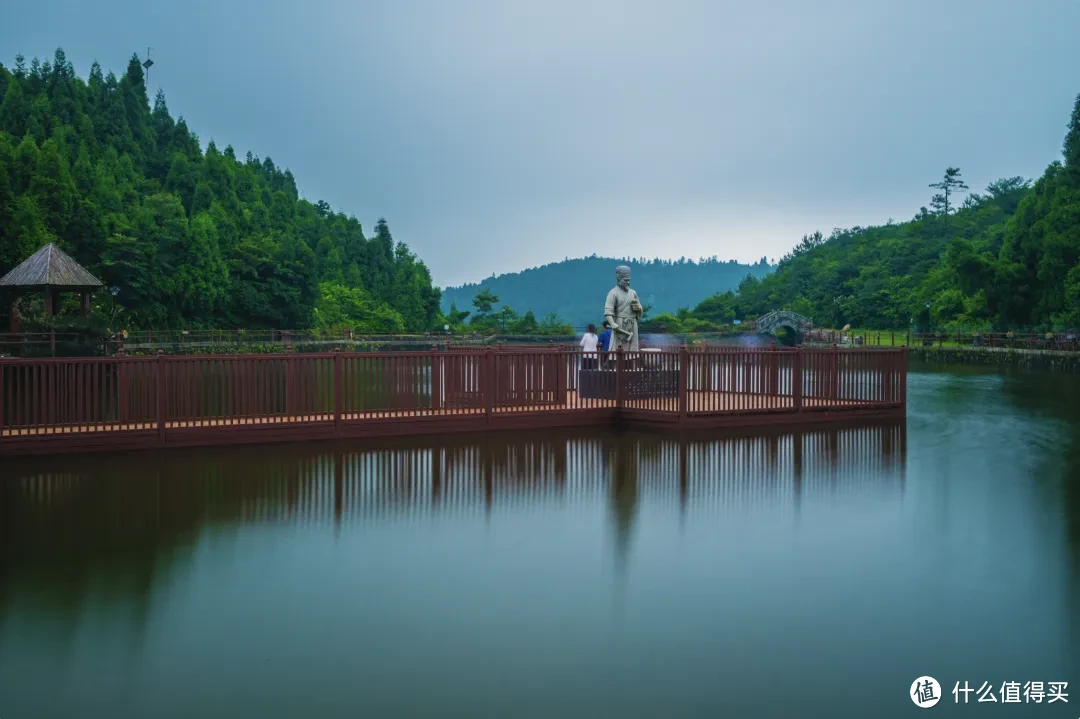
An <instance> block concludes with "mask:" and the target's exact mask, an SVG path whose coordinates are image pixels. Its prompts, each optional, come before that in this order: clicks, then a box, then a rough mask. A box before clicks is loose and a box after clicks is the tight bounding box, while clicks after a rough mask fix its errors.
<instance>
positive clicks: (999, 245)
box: [653, 96, 1080, 331]
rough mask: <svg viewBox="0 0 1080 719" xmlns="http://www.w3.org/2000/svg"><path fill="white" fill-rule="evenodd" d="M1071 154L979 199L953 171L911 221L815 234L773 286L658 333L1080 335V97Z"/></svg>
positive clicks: (1068, 140) (673, 321) (709, 303)
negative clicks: (789, 322) (780, 322)
mask: <svg viewBox="0 0 1080 719" xmlns="http://www.w3.org/2000/svg"><path fill="white" fill-rule="evenodd" d="M1063 151H1064V162H1061V161H1054V162H1052V163H1051V164H1050V165H1049V167H1048V168H1047V169H1046V171H1045V172H1044V173H1043V175H1042V177H1041V178H1039V179H1038V180H1037V181H1036V182H1035V183H1034V185H1033V186H1032V184H1031V183H1030V182H1029V181H1027V180H1025V179H1024V178H1022V177H1009V178H1004V179H1000V180H997V181H995V182H993V183H991V184H990V185H989V186H988V187H987V188H986V189H985V190H983V191H975V192H972V191H969V188H968V187H967V185H966V184H965V183H964V180H963V177H962V175H961V173H960V170H959V169H958V168H949V169H947V170H946V171H945V173H944V175H943V177H942V178H941V179H940V180H938V181H937V182H933V183H928V184H929V185H930V187H932V188H934V189H935V190H937V192H935V193H933V195H932V196H931V197H930V198H929V200H930V202H929V203H928V204H929V205H930V207H929V209H928V208H926V207H923V208H921V209H920V210H919V212H918V214H917V215H916V216H915V218H914V219H912V220H911V221H909V222H903V223H896V224H894V223H890V224H887V225H884V226H880V227H867V228H860V227H855V228H852V229H850V230H843V231H836V232H834V233H833V234H832V236H830V237H828V238H825V237H823V236H822V235H821V234H820V233H815V234H813V235H807V236H805V237H804V238H803V240H802V242H801V243H800V244H799V245H798V246H797V247H795V249H794V250H793V251H792V252H791V253H790V254H788V255H787V256H785V257H784V258H783V259H782V260H781V262H780V263H779V265H778V266H777V268H776V272H774V273H773V274H771V275H770V276H769V277H767V278H765V279H763V280H761V281H756V280H748V281H745V282H743V283H742V284H741V286H740V287H739V288H738V291H737V292H735V293H726V294H718V295H716V296H714V297H711V298H709V299H707V300H706V301H704V302H702V303H701V304H700V305H699V306H698V307H696V308H695V309H694V310H693V311H691V312H684V313H682V316H681V317H664V318H657V317H655V316H654V318H653V320H654V323H655V324H657V325H659V324H663V325H664V326H665V327H667V328H668V329H669V330H672V329H675V330H692V329H701V328H705V327H712V326H715V325H717V324H720V325H722V324H726V323H728V322H730V321H731V320H732V319H735V318H739V319H745V318H749V317H754V316H757V315H760V314H763V313H765V312H768V311H769V310H772V309H777V308H786V309H792V310H795V311H797V312H800V313H802V314H804V315H807V316H809V317H811V318H812V319H813V320H814V321H815V323H816V324H818V325H819V326H831V327H842V326H843V325H845V324H851V325H853V326H854V327H865V328H880V329H904V328H907V327H909V326H910V325H911V324H912V322H913V321H914V324H915V325H916V326H917V327H919V328H923V329H927V328H935V329H942V330H986V329H999V330H1006V329H1016V330H1022V329H1027V330H1037V331H1044V330H1063V329H1070V330H1076V329H1080V96H1078V97H1077V99H1076V105H1075V107H1074V109H1073V112H1072V116H1071V118H1070V120H1069V121H1068V124H1067V129H1066V135H1065V142H1064V146H1063ZM931 192H932V191H931V190H928V193H927V194H931Z"/></svg>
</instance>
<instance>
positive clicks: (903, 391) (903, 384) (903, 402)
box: [900, 345, 908, 413]
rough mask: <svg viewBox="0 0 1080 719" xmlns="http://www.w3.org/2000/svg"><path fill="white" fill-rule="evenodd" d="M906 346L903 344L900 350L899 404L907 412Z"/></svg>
mask: <svg viewBox="0 0 1080 719" xmlns="http://www.w3.org/2000/svg"><path fill="white" fill-rule="evenodd" d="M907 356H908V348H907V345H904V346H903V347H902V348H901V350H900V406H901V407H903V408H904V412H905V413H907V364H908V359H907Z"/></svg>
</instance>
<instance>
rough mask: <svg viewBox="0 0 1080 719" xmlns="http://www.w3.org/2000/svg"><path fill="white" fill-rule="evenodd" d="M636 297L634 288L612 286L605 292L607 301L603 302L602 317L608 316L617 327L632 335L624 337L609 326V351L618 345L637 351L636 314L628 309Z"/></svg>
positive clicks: (626, 349) (612, 350)
mask: <svg viewBox="0 0 1080 719" xmlns="http://www.w3.org/2000/svg"><path fill="white" fill-rule="evenodd" d="M633 300H637V301H638V304H641V300H639V299H638V296H637V292H635V291H634V288H632V287H631V288H629V289H625V290H624V289H623V288H621V287H618V286H616V287H612V288H611V291H610V292H608V294H607V302H605V303H604V317H610V318H612V319H614V320H615V322H616V324H618V326H619V329H623V330H626V331H628V332H632V333H633V335H634V336H633V337H626V336H625V335H624V334H622V333H621V332H619V331H618V330H617V329H615V328H614V327H612V328H611V346H610V347H609V351H611V352H614V351H615V350H617V349H619V348H620V347H621V348H622V349H623V350H625V351H627V352H637V351H638V315H637V314H636V313H635V312H634V311H633V310H632V309H630V303H631V302H632V301H633Z"/></svg>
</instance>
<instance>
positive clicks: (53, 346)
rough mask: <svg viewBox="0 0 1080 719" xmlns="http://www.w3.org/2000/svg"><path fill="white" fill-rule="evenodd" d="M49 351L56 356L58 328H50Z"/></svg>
mask: <svg viewBox="0 0 1080 719" xmlns="http://www.w3.org/2000/svg"><path fill="white" fill-rule="evenodd" d="M49 351H50V352H51V353H52V356H53V357H55V356H56V330H53V329H50V330H49Z"/></svg>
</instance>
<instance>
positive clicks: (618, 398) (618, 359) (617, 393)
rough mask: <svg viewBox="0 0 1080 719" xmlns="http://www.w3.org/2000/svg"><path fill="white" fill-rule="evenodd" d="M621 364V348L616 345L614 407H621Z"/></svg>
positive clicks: (622, 362) (622, 356) (622, 360)
mask: <svg viewBox="0 0 1080 719" xmlns="http://www.w3.org/2000/svg"><path fill="white" fill-rule="evenodd" d="M623 364H625V355H624V354H623V348H622V347H617V348H616V349H615V409H622V408H623ZM579 389H580V388H579Z"/></svg>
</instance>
